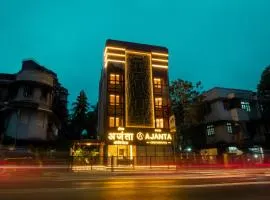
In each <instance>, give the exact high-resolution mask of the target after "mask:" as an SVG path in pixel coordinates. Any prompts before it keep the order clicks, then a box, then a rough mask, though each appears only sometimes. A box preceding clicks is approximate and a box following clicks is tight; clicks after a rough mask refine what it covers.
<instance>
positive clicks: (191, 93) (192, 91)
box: [170, 79, 203, 126]
mask: <svg viewBox="0 0 270 200" xmlns="http://www.w3.org/2000/svg"><path fill="white" fill-rule="evenodd" d="M202 88H203V87H202V83H201V82H200V81H199V82H197V83H195V84H193V83H192V82H190V81H185V80H182V79H177V80H176V81H172V83H171V86H170V97H171V101H172V110H173V113H174V114H175V115H176V118H178V119H177V121H178V125H180V124H181V126H185V125H188V124H189V123H192V122H199V121H200V117H199V115H197V114H199V113H198V111H199V110H200V109H201V107H200V106H199V105H200V103H202V100H203V95H202Z"/></svg>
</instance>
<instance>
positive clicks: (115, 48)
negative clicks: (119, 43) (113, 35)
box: [105, 46, 126, 51]
mask: <svg viewBox="0 0 270 200" xmlns="http://www.w3.org/2000/svg"><path fill="white" fill-rule="evenodd" d="M107 49H113V50H120V51H125V50H126V49H124V48H119V47H112V46H107V47H106V49H105V51H107Z"/></svg>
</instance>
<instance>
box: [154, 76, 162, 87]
mask: <svg viewBox="0 0 270 200" xmlns="http://www.w3.org/2000/svg"><path fill="white" fill-rule="evenodd" d="M154 87H155V88H161V79H160V78H154Z"/></svg>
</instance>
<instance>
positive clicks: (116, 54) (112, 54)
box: [106, 52, 126, 57]
mask: <svg viewBox="0 0 270 200" xmlns="http://www.w3.org/2000/svg"><path fill="white" fill-rule="evenodd" d="M106 56H107V57H108V56H118V57H125V56H126V55H125V54H118V53H109V52H108V53H106Z"/></svg>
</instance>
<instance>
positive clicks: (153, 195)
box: [0, 175, 270, 200]
mask: <svg viewBox="0 0 270 200" xmlns="http://www.w3.org/2000/svg"><path fill="white" fill-rule="evenodd" d="M0 199H1V200H2V199H3V200H10V199H12V200H34V199H35V200H43V199H46V200H54V199H57V200H62V199H64V200H68V199H76V200H86V199H87V200H91V199H94V200H100V199H104V200H105V199H106V200H108V199H112V200H114V199H117V200H144V199H153V200H167V199H173V200H174V199H175V200H176V199H177V200H201V199H202V200H204V199H205V200H228V199H229V200H241V199H243V200H269V199H270V177H268V176H264V175H252V176H243V177H223V178H220V177H213V178H211V177H210V178H204V177H202V178H200V177H198V176H196V177H193V178H183V177H182V176H181V175H136V176H106V177H102V178H101V177H95V176H93V175H91V176H87V175H85V176H80V177H65V178H57V177H56V178H54V177H48V178H46V179H44V178H43V179H39V178H36V179H31V180H23V179H19V178H17V179H16V178H12V179H9V180H4V179H3V180H1V181H0Z"/></svg>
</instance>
